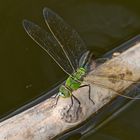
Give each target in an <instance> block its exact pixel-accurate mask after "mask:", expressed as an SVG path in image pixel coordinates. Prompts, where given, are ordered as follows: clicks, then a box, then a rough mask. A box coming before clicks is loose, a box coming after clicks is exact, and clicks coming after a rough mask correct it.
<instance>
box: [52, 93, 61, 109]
mask: <svg viewBox="0 0 140 140" xmlns="http://www.w3.org/2000/svg"><path fill="white" fill-rule="evenodd" d="M59 97H60V95H59V94H56V95H55V96H54V97H51V99H56V101H55V104H54V105H53V107H54V106H56V105H57V103H58V100H59Z"/></svg>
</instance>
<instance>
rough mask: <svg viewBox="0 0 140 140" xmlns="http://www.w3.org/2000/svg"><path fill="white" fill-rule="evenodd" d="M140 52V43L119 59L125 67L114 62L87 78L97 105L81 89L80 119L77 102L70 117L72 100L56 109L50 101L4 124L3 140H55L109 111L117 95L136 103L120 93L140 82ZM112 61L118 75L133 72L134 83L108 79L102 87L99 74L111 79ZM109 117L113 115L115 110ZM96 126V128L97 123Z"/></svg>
mask: <svg viewBox="0 0 140 140" xmlns="http://www.w3.org/2000/svg"><path fill="white" fill-rule="evenodd" d="M139 52H140V43H138V44H136V45H135V46H133V47H131V48H130V49H128V50H126V51H125V52H124V53H122V54H120V55H119V56H118V57H121V59H122V60H123V63H121V61H120V62H118V61H117V62H116V60H117V59H116V57H115V58H112V59H111V60H109V61H107V62H105V63H104V64H103V65H100V66H99V67H97V69H96V70H95V71H93V72H91V73H89V75H87V76H86V77H85V81H86V82H87V83H88V84H90V85H91V99H92V100H93V101H94V103H95V105H93V103H92V102H91V101H89V98H88V89H87V87H83V88H80V89H78V90H77V91H75V92H73V94H74V96H75V97H76V98H78V100H79V101H80V103H81V105H80V108H79V111H78V113H77V114H78V117H77V114H76V111H77V107H78V104H77V103H76V102H74V105H73V106H72V108H71V110H70V111H69V113H67V112H68V111H67V110H68V109H69V106H70V104H71V100H70V98H60V99H59V101H58V104H57V105H56V107H51V106H52V105H53V103H54V102H53V100H52V99H48V100H45V101H43V102H41V103H39V104H38V105H36V106H34V107H32V108H30V109H28V110H26V111H24V112H22V113H20V114H18V115H16V116H14V117H12V118H10V119H8V120H5V121H3V122H1V123H0V140H5V139H8V140H27V139H29V140H48V139H52V138H54V137H55V136H57V135H59V134H60V133H63V132H64V131H66V130H68V129H70V128H73V127H75V126H76V125H78V124H80V123H81V122H83V121H85V120H86V119H87V118H88V117H89V116H90V115H91V114H93V113H95V112H97V111H99V110H100V109H101V108H103V107H105V105H107V104H108V103H110V102H111V101H112V100H113V99H114V97H116V95H115V94H117V95H119V96H122V97H125V98H129V99H132V98H131V97H128V96H126V95H123V94H120V93H119V90H120V89H123V90H125V89H127V87H129V86H131V85H132V84H133V83H134V82H136V81H138V79H140V72H139V71H140V63H139V60H140V59H139V56H140V53H139ZM112 61H113V63H114V64H115V63H117V67H115V68H119V69H118V70H117V72H118V73H121V70H122V69H121V68H123V69H125V68H127V69H130V70H131V73H132V75H131V78H132V79H133V80H132V81H131V79H130V82H127V81H129V80H126V81H125V82H121V84H119V86H118V83H119V81H117V82H116V83H115V82H114V83H111V80H110V81H109V80H108V78H107V79H106V78H102V79H101V80H100V82H101V83H100V82H98V81H96V80H97V79H96V72H97V73H98V72H101V71H103V70H104V69H106V71H104V72H103V73H104V74H105V75H108V71H107V69H108V66H110V68H112V67H113V66H112V65H111V64H112ZM110 62H111V63H110ZM134 62H135V63H134ZM106 63H107V64H106ZM124 63H125V64H124ZM109 71H111V69H109ZM112 74H113V71H112ZM114 74H115V72H114ZM128 74H129V73H126V77H128ZM120 80H121V79H120ZM123 81H124V79H123ZM92 83H93V84H92ZM110 92H111V93H112V92H115V94H114V95H113V94H111V95H112V96H110V94H109V93H110ZM108 113H111V110H110V111H109V112H108ZM96 115H98V113H96ZM104 116H105V115H104V114H103V115H102V117H104ZM100 118H101V116H100ZM96 121H97V120H96ZM94 123H95V124H96V122H94ZM95 124H94V125H95Z"/></svg>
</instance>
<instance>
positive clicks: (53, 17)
mask: <svg viewBox="0 0 140 140" xmlns="http://www.w3.org/2000/svg"><path fill="white" fill-rule="evenodd" d="M43 15H44V19H45V22H46V24H47V26H48V28H49V29H50V31H51V33H52V34H53V35H54V37H55V38H56V40H58V42H59V44H60V46H61V47H62V49H63V51H64V53H65V54H66V55H67V58H68V59H69V62H70V63H71V65H72V67H73V69H75V70H76V69H77V68H78V67H79V60H80V58H81V56H82V55H83V54H84V53H85V52H86V51H87V49H86V46H85V44H84V42H83V40H82V39H81V38H80V36H79V34H78V33H77V32H76V31H75V30H74V29H72V28H71V26H69V25H68V24H67V23H66V22H65V21H64V20H63V19H62V18H61V17H60V16H58V15H57V14H56V13H55V12H53V11H52V10H50V9H48V8H44V10H43Z"/></svg>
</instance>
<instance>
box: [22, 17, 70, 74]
mask: <svg viewBox="0 0 140 140" xmlns="http://www.w3.org/2000/svg"><path fill="white" fill-rule="evenodd" d="M23 27H24V29H25V31H26V32H27V33H28V35H29V36H30V37H31V38H32V39H33V40H34V41H35V42H36V43H37V44H38V45H39V46H40V47H41V48H42V49H43V50H45V51H46V52H47V53H48V54H49V55H50V56H51V57H52V58H53V59H54V61H55V62H56V63H57V64H58V65H59V66H60V67H61V69H62V70H63V71H64V72H65V73H67V74H68V75H70V74H71V73H73V69H72V67H71V65H70V63H69V61H68V59H67V57H66V55H65V54H64V52H63V50H62V48H61V47H60V45H59V43H58V41H57V40H56V39H55V38H54V36H53V35H52V34H51V33H49V32H46V31H45V30H44V29H42V28H40V27H39V26H38V25H36V24H34V23H32V22H30V21H28V20H24V21H23Z"/></svg>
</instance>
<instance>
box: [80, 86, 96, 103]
mask: <svg viewBox="0 0 140 140" xmlns="http://www.w3.org/2000/svg"><path fill="white" fill-rule="evenodd" d="M82 87H89V91H88V93H89V94H88V97H89V100H90V101H91V102H92V103H93V104H95V103H94V101H93V100H92V99H91V95H90V93H91V87H90V84H86V85H82V86H80V88H82Z"/></svg>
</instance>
